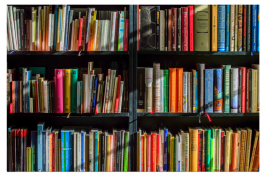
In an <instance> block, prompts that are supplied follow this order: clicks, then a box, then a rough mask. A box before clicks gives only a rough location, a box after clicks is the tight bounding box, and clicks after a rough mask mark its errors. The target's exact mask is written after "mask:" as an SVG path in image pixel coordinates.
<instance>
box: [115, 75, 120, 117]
mask: <svg viewBox="0 0 266 176" xmlns="http://www.w3.org/2000/svg"><path fill="white" fill-rule="evenodd" d="M120 83H121V76H120V75H118V82H117V91H116V98H115V113H117V112H118V105H119V96H120Z"/></svg>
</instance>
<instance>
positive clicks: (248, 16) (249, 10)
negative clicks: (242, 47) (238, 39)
mask: <svg viewBox="0 0 266 176" xmlns="http://www.w3.org/2000/svg"><path fill="white" fill-rule="evenodd" d="M246 11H247V12H246V14H247V15H246V22H247V24H246V27H247V36H246V41H247V46H246V47H247V48H246V51H250V43H251V38H250V35H251V34H250V32H251V29H250V27H251V26H250V23H251V5H246Z"/></svg>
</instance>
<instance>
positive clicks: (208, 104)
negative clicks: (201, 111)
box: [204, 69, 214, 113]
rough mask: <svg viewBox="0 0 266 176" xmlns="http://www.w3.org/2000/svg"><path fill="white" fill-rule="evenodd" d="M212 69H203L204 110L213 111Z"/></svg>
mask: <svg viewBox="0 0 266 176" xmlns="http://www.w3.org/2000/svg"><path fill="white" fill-rule="evenodd" d="M213 77H214V70H213V69H205V104H204V106H205V111H206V112H207V113H213V93H214V91H213V88H214V84H213V83H214V79H213Z"/></svg>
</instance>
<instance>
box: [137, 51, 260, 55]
mask: <svg viewBox="0 0 266 176" xmlns="http://www.w3.org/2000/svg"><path fill="white" fill-rule="evenodd" d="M137 53H138V55H194V56H196V55H206V56H259V53H260V52H250V51H237V52H234V51H225V52H212V51H138V52H137Z"/></svg>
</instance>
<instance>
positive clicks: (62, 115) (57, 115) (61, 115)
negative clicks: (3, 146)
mask: <svg viewBox="0 0 266 176" xmlns="http://www.w3.org/2000/svg"><path fill="white" fill-rule="evenodd" d="M67 116H68V113H12V114H7V118H13V117H21V118H24V117H29V118H38V117H46V118H67ZM76 117H77V118H79V117H85V118H99V117H108V118H116V117H129V113H98V114H94V113H83V114H78V113H71V114H70V116H69V118H76Z"/></svg>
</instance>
